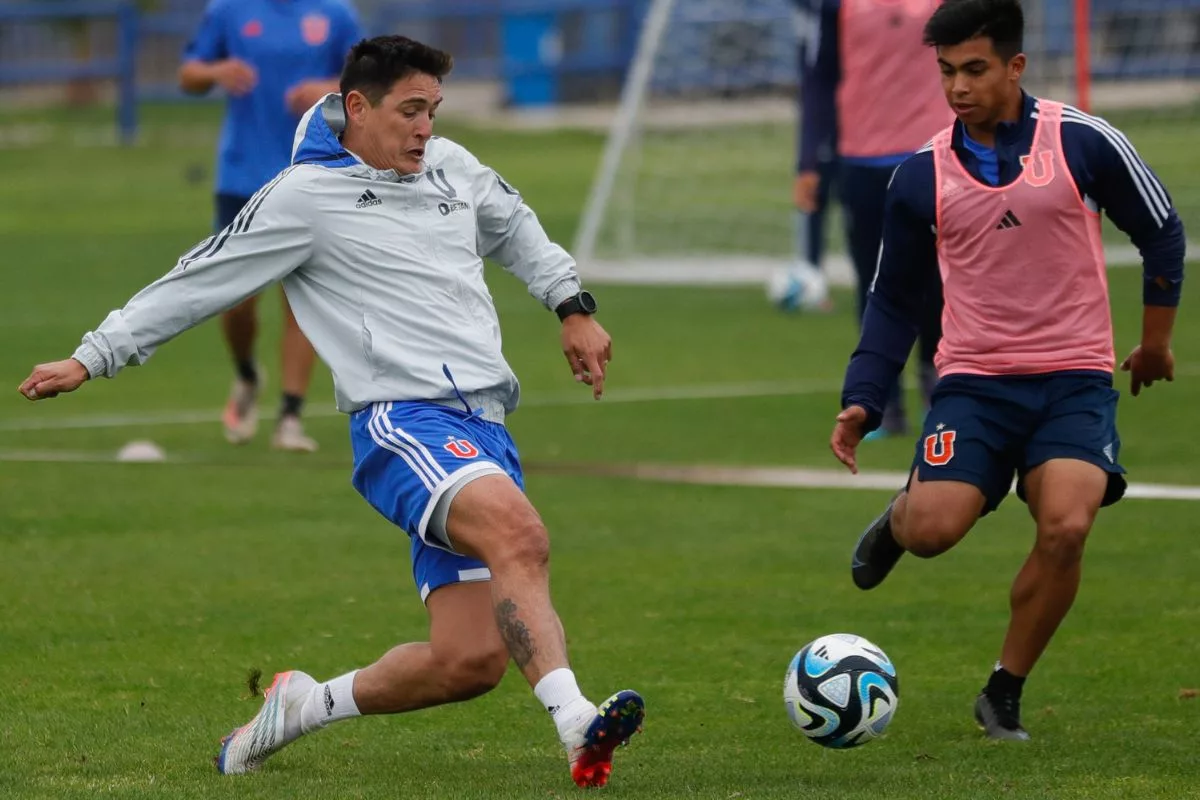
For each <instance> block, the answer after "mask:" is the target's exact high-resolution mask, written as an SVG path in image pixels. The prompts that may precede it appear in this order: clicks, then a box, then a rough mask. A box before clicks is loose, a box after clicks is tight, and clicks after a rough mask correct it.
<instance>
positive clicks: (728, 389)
mask: <svg viewBox="0 0 1200 800" xmlns="http://www.w3.org/2000/svg"><path fill="white" fill-rule="evenodd" d="M1175 374H1176V375H1177V376H1180V377H1186V376H1197V375H1200V364H1184V365H1181V366H1179V367H1177V368H1176V370H1175ZM1122 380H1123V378H1122V376H1121V375H1120V374H1119V373H1118V377H1117V385H1118V386H1120V385H1121V383H1122ZM840 391H841V384H840V383H837V382H834V381H754V382H749V383H715V384H685V385H676V386H650V387H643V388H640V389H624V390H622V389H612V390H610V391H608V392H607V393H606V394H605V395H604V399H603V400H602V401H600V402H602V403H605V404H609V405H611V404H613V403H655V402H667V401H683V400H736V399H745V398H754V397H786V396H796V397H800V396H805V395H817V394H833V393H835V392H840ZM592 402H595V401H593V400H592V396H591V394H589V393H588V392H587V390H586V389H583V388H581V389H580V390H579V391H577V392H570V393H566V392H564V393H556V394H545V395H541V396H538V395H533V396H529V397H525V398H523V399H522V400H521V408H555V407H562V406H573V405H584V404H587V403H592ZM54 407H55V404H54V403H53V402H51V403H49V404H45V405H43V408H46V409H53V408H54ZM340 413H341V412H339V411H338V410H337V409H335V408H333V407H332V406H329V405H316V406H310V407H309V408H308V409H307V410H306V411H305V412H304V414H305V416H306V417H308V418H310V419H318V418H323V417H336V416H338V415H339V414H340ZM220 420H221V410H220V409H212V410H199V409H188V410H179V411H144V412H137V413H129V414H89V415H79V416H73V417H58V416H50V415H49V414H47V415H46V416H44V417H26V418H24V419H9V420H0V433H3V432H6V431H11V432H24V431H48V430H91V429H100V428H134V427H136V428H143V427H150V426H154V425H197V424H214V423H217V422H220Z"/></svg>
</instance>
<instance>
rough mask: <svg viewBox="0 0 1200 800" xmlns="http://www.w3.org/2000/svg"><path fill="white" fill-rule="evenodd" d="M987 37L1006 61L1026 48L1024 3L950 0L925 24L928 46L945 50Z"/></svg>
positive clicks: (1009, 0)
mask: <svg viewBox="0 0 1200 800" xmlns="http://www.w3.org/2000/svg"><path fill="white" fill-rule="evenodd" d="M976 37H987V38H988V39H991V40H992V47H993V48H995V50H996V53H997V54H998V55H999V56H1000V57H1001V58H1003V59H1004V60H1005V61H1008V60H1010V59H1012V57H1013V56H1015V55H1017V53H1020V52H1021V51H1022V50H1023V49H1024V46H1025V41H1024V40H1025V12H1024V11H1022V10H1021V0H946V1H945V2H944V3H942V4H941V6H939V7H938V10H937V11H934V12H933V16H932V17H930V18H929V22H927V23H925V44H927V45H929V46H931V47H945V46H947V45H952V44H962V43H963V42H965V41H967V40H968V39H974V38H976Z"/></svg>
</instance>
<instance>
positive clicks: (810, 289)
mask: <svg viewBox="0 0 1200 800" xmlns="http://www.w3.org/2000/svg"><path fill="white" fill-rule="evenodd" d="M767 299H768V300H770V301H771V304H772V305H774V306H775V307H776V308H778V309H780V310H782V311H812V310H816V309H819V308H822V307H823V306H824V305H825V304H826V303H828V301H829V283H828V281H826V280H825V276H824V275H823V274H822V273H821V270H819V269H817V268H816V267H814V266H813V265H812V264H809V263H808V262H806V261H797V262H796V263H794V264H792V265H791V266H789V267H780V268H779V269H776V270H775V271H774V272H772V273H771V274H770V276H769V277H768V278H767Z"/></svg>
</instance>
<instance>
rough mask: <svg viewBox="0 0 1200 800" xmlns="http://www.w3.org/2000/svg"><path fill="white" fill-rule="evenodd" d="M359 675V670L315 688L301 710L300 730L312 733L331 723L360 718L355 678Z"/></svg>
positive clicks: (319, 684)
mask: <svg viewBox="0 0 1200 800" xmlns="http://www.w3.org/2000/svg"><path fill="white" fill-rule="evenodd" d="M357 674H358V670H354V671H353V672H347V673H346V674H345V675H340V676H338V677H336V678H333V679H332V680H328V681H325V682H324V683H318V684H317V685H316V686H314V687H313V688H312V691H311V692H309V695H308V698H307V699H306V700H305V701H304V706H303V707H302V708H301V709H300V729H301V730H302V731H304V732H305V733H311V732H312V731H314V730H316V729H318V728H324V727H325V726H326V725H328V724H329V723H331V722H337V721H338V720H340V719H349V718H350V717H357V716H360V715H361V712H360V711H359V710H358V706H357V705H356V704H355V702H354V676H355V675H357Z"/></svg>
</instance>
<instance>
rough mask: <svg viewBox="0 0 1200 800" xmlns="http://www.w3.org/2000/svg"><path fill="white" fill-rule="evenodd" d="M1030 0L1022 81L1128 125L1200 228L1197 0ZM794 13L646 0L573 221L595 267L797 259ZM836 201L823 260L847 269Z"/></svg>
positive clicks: (689, 274) (617, 274)
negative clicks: (616, 102) (576, 219)
mask: <svg viewBox="0 0 1200 800" xmlns="http://www.w3.org/2000/svg"><path fill="white" fill-rule="evenodd" d="M1024 6H1025V11H1026V48H1025V49H1026V52H1027V53H1028V55H1029V70H1028V72H1027V76H1026V77H1027V79H1026V85H1027V86H1028V88H1029V90H1030V91H1031V92H1033V93H1035V94H1041V95H1045V96H1047V97H1053V98H1054V99H1057V100H1062V101H1064V102H1067V103H1071V104H1073V105H1076V106H1079V107H1080V108H1082V109H1083V110H1087V111H1090V112H1091V113H1094V114H1098V115H1101V116H1104V117H1106V118H1108V119H1109V120H1110V121H1111V122H1112V123H1113V124H1114V125H1116V126H1117V127H1120V128H1122V129H1123V130H1125V131H1126V133H1127V134H1128V135H1129V138H1130V139H1131V140H1132V141H1133V144H1134V145H1135V146H1136V147H1137V148H1138V150H1139V151H1140V152H1141V154H1142V156H1143V157H1144V158H1145V159H1146V161H1147V162H1148V163H1149V164H1150V166H1151V167H1152V168H1154V169H1155V171H1156V172H1158V174H1159V176H1160V177H1161V178H1162V180H1163V182H1164V183H1165V184H1166V185H1167V188H1168V190H1169V191H1171V193H1172V196H1173V198H1174V200H1175V202H1176V205H1177V207H1178V208H1179V211H1180V214H1181V216H1182V217H1183V219H1184V223H1185V225H1187V226H1189V228H1190V234H1191V238H1192V239H1193V241H1195V240H1197V239H1198V238H1200V153H1197V152H1196V148H1195V145H1194V141H1195V136H1196V131H1198V130H1200V0H1024ZM799 19H800V18H799V17H798V15H797V14H796V12H795V6H794V3H793V2H792V0H652V2H650V4H649V5H648V8H647V11H646V13H645V16H644V17H643V21H642V26H641V30H640V37H639V42H638V46H637V48H636V54H635V57H634V59H633V61H632V62H631V65H630V68H629V70H628V71H627V77H626V81H625V85H624V87H623V90H622V94H621V101H620V105H619V108H618V111H617V113H616V114H615V115H614V116H613V118H612V121H611V125H610V128H609V131H608V134H607V141H606V143H605V148H604V152H603V156H602V158H601V160H600V163H599V166H598V168H597V171H596V174H595V176H594V179H593V182H592V184H591V187H590V192H589V194H588V199H587V202H586V206H585V208H584V211H583V214H582V216H581V218H580V223H579V226H578V228H577V233H576V238H575V242H574V253H575V256H576V258H577V259H578V261H579V264H580V269H581V271H582V272H583V273H584V274H585V276H586V277H587V278H588V280H590V281H608V282H630V283H684V284H688V283H691V284H708V283H761V282H762V281H764V280H766V279H767V277H768V276H769V275H770V274H771V273H772V272H773V271H775V270H777V269H778V268H779V267H782V266H786V265H788V264H790V263H792V261H793V260H794V259H795V256H796V253H795V250H796V235H795V224H794V223H795V211H794V208H793V206H792V182H793V178H794V174H795V173H794V169H795V158H796V136H797V130H798V121H799V120H798V107H797V100H796V97H797V91H798V87H797V82H798V79H799V69H798V63H797V54H798V48H797V45H798V42H799V38H798V37H799V36H801V35H804V33H805V30H804V29H803V28H802V27H801V25H800V24H799ZM1189 142H1191V144H1189ZM833 213H834V219H831V220H830V222H829V224H828V225H827V232H826V236H827V239H828V252H829V253H830V256H829V258H828V263H827V264H826V268H827V271H828V273H829V276H830V279H831V280H832V281H833V282H835V283H837V282H841V283H846V282H849V281H850V280H852V277H851V276H852V274H853V271H852V270H851V269H850V268H849V266H848V264H847V263H846V259H845V258H844V256H842V255H841V254H842V253H843V252H844V249H845V247H844V233H843V230H842V228H841V225H840V222H839V221H838V220H837V219H836V209H835V210H834V212H833ZM1106 241H1108V242H1109V244H1110V245H1111V250H1110V263H1113V264H1129V263H1137V254H1136V252H1134V251H1133V250H1132V248H1130V247H1128V240H1127V239H1125V238H1124V237H1122V236H1120V234H1119V233H1117V234H1114V233H1113V232H1112V231H1110V232H1109V235H1108V237H1107V239H1106Z"/></svg>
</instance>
